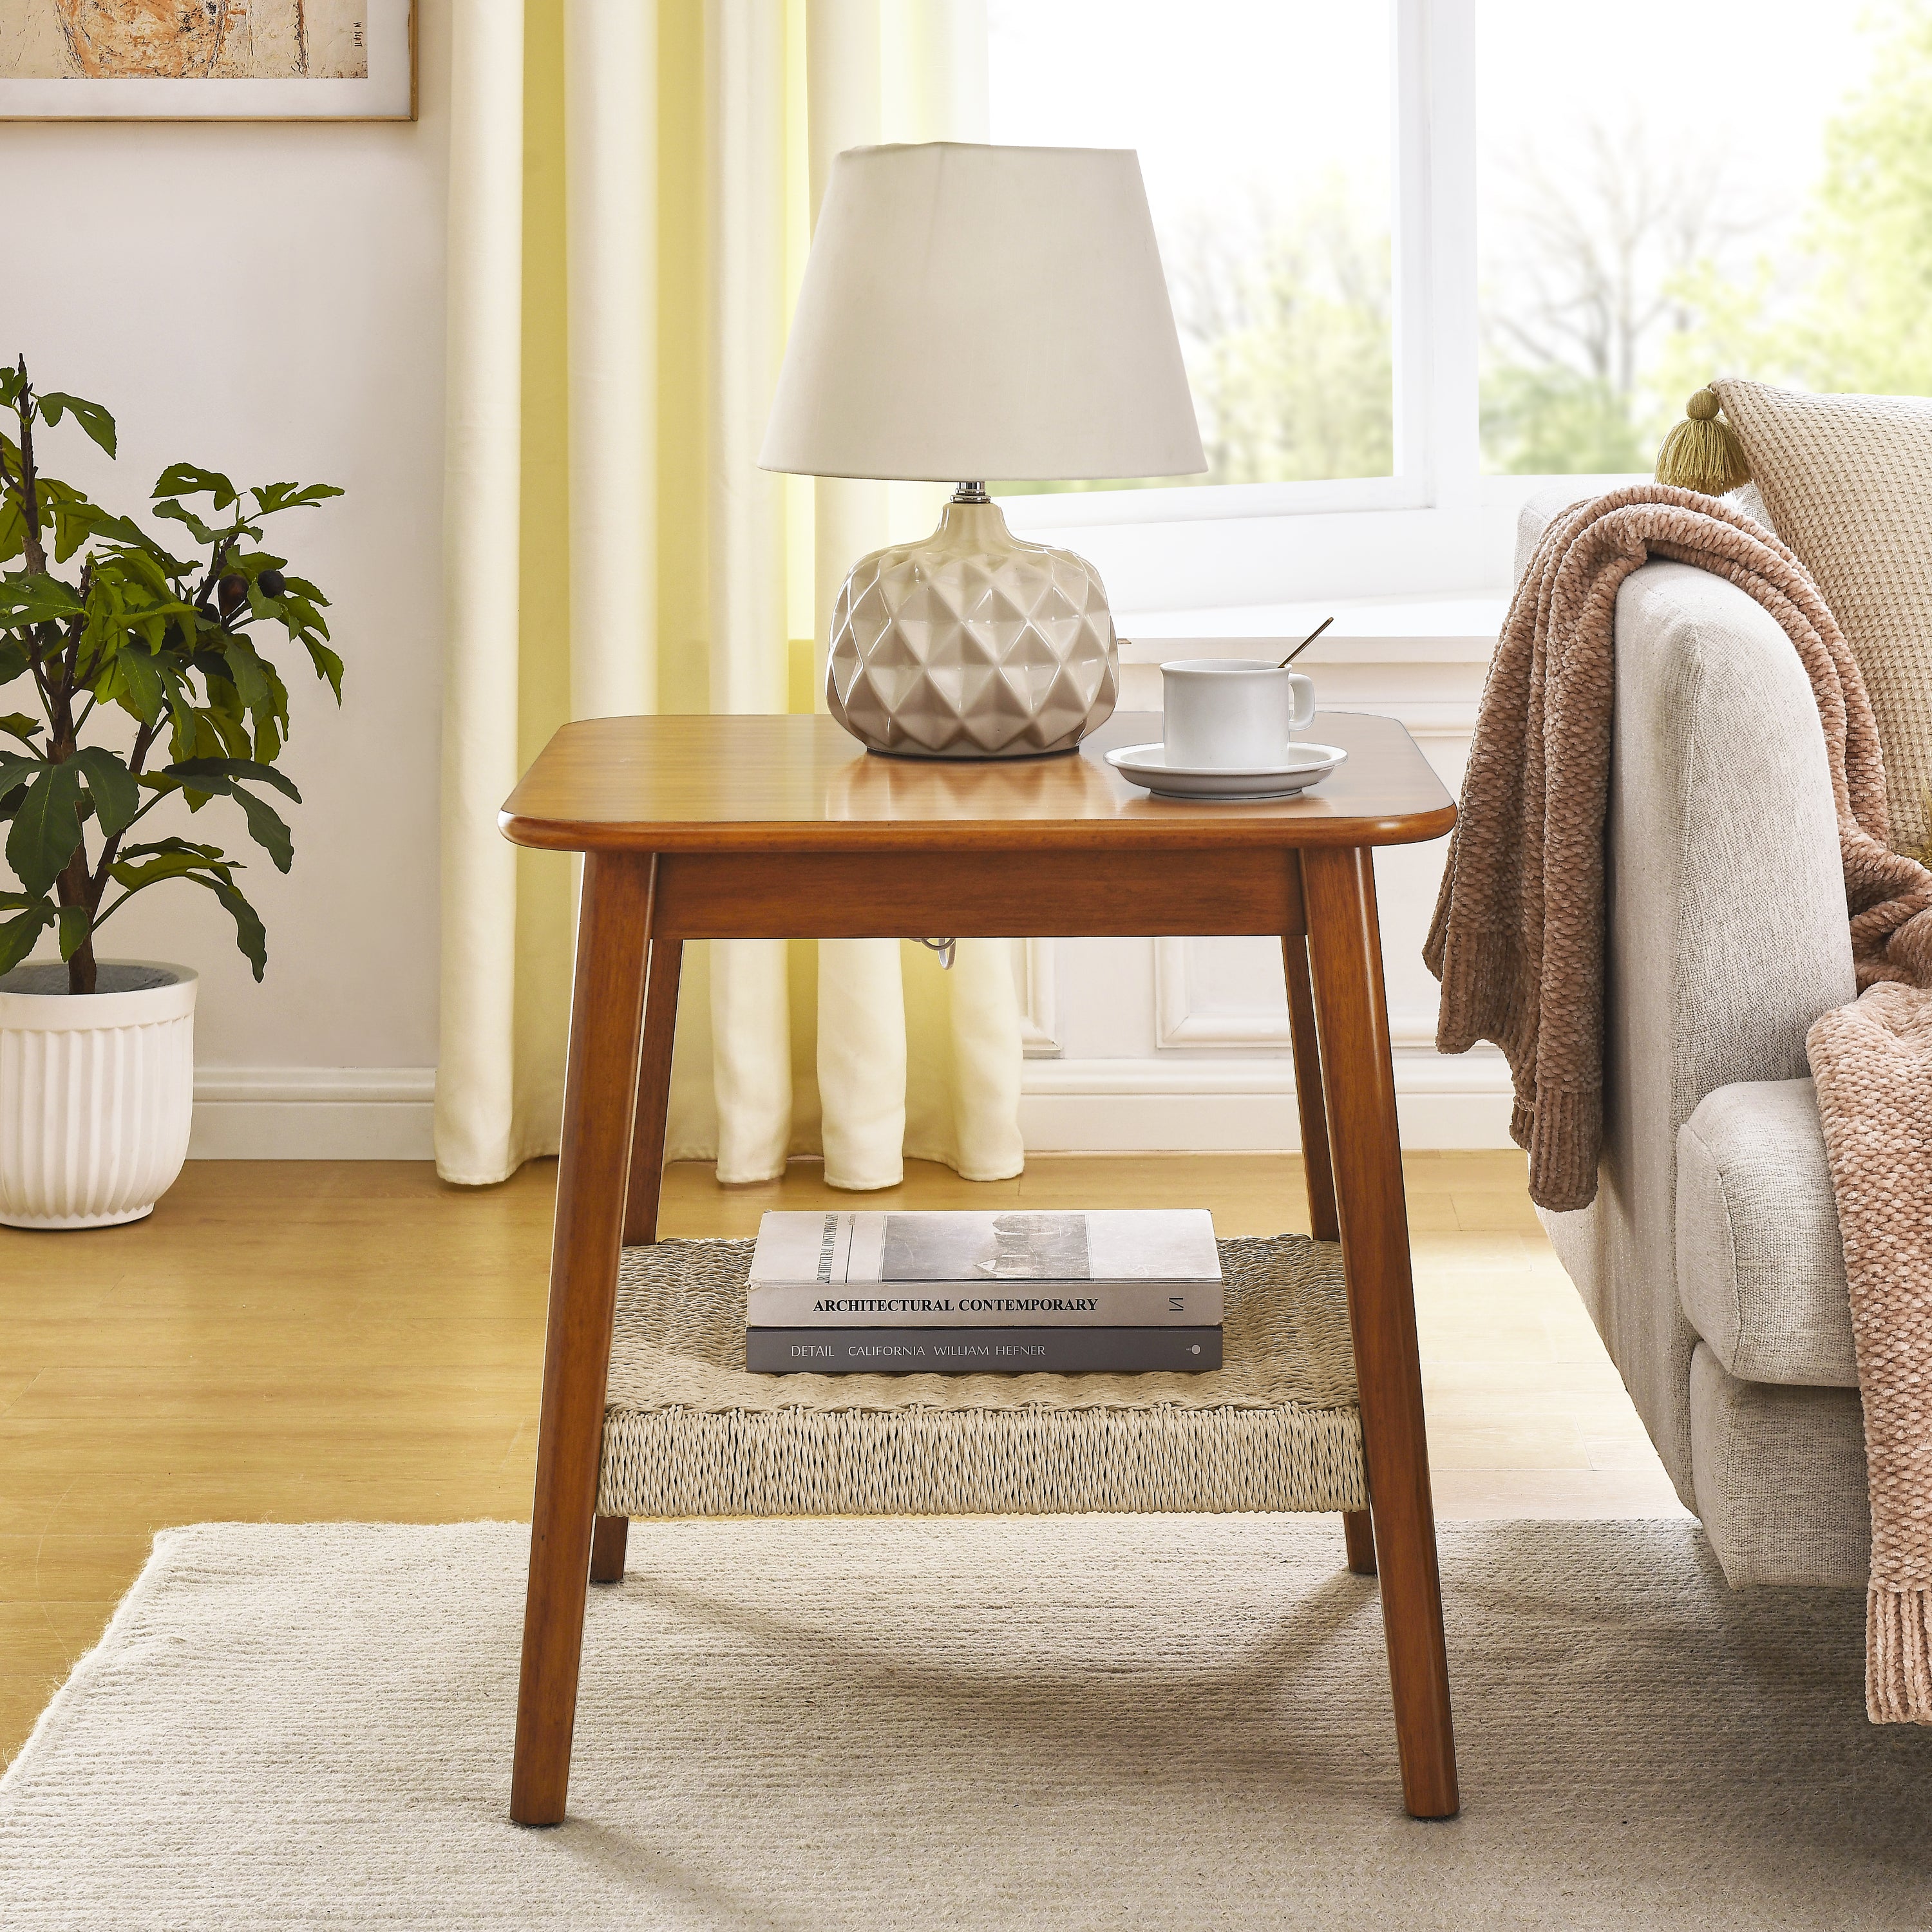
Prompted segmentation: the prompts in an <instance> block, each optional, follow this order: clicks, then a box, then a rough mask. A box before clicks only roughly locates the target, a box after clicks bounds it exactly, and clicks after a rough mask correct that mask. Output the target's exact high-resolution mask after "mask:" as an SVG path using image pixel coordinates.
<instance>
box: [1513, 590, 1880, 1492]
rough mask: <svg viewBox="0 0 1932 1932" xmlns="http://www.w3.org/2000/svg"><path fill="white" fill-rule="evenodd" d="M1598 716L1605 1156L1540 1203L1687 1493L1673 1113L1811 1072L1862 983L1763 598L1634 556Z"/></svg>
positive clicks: (1832, 853) (1798, 713)
mask: <svg viewBox="0 0 1932 1932" xmlns="http://www.w3.org/2000/svg"><path fill="white" fill-rule="evenodd" d="M1611 730H1612V736H1613V743H1612V750H1611V767H1610V814H1609V826H1608V853H1607V857H1608V870H1609V879H1608V885H1609V908H1608V910H1609V933H1608V954H1609V960H1608V968H1609V970H1608V983H1607V989H1606V1000H1605V1007H1604V1028H1605V1038H1604V1156H1603V1160H1602V1162H1601V1165H1600V1167H1599V1169H1598V1182H1599V1185H1598V1197H1597V1199H1596V1202H1595V1203H1594V1204H1593V1205H1592V1206H1591V1207H1590V1208H1586V1209H1585V1210H1583V1211H1582V1213H1581V1214H1577V1215H1574V1216H1553V1217H1547V1219H1548V1220H1550V1222H1551V1223H1559V1224H1560V1223H1568V1224H1569V1225H1568V1226H1552V1229H1551V1233H1552V1238H1553V1240H1554V1241H1556V1246H1557V1249H1558V1252H1559V1254H1560V1255H1561V1256H1562V1259H1563V1262H1564V1265H1565V1267H1566V1268H1568V1270H1569V1271H1570V1273H1571V1276H1572V1277H1573V1278H1574V1280H1576V1283H1577V1287H1578V1288H1579V1289H1580V1291H1581V1292H1582V1294H1583V1299H1584V1301H1585V1304H1586V1306H1587V1307H1589V1310H1590V1312H1591V1314H1592V1316H1593V1317H1594V1318H1595V1321H1596V1323H1597V1326H1598V1330H1599V1331H1601V1334H1602V1335H1603V1337H1604V1343H1605V1344H1606V1346H1607V1347H1608V1348H1609V1349H1610V1355H1611V1357H1612V1358H1613V1360H1614V1361H1616V1364H1617V1367H1618V1368H1619V1370H1621V1371H1622V1375H1623V1378H1624V1382H1625V1386H1626V1387H1627V1388H1628V1389H1629V1390H1630V1392H1631V1397H1632V1399H1633V1400H1634V1401H1635V1403H1636V1404H1637V1410H1638V1412H1639V1413H1640V1415H1642V1416H1643V1419H1644V1422H1645V1424H1646V1427H1648V1428H1649V1431H1650V1434H1651V1439H1652V1441H1653V1442H1655V1444H1656V1445H1657V1448H1658V1454H1660V1455H1661V1457H1663V1459H1664V1466H1665V1468H1666V1469H1668V1470H1669V1471H1670V1475H1671V1478H1672V1479H1673V1481H1674V1482H1675V1483H1676V1485H1677V1489H1678V1493H1679V1495H1680V1496H1683V1497H1684V1498H1685V1501H1686V1502H1691V1501H1692V1499H1693V1496H1694V1484H1693V1475H1692V1468H1691V1429H1690V1383H1691V1352H1692V1351H1693V1349H1694V1347H1695V1346H1696V1344H1697V1331H1695V1330H1694V1328H1692V1326H1691V1323H1690V1322H1689V1320H1688V1319H1687V1318H1686V1316H1685V1312H1684V1309H1683V1307H1682V1305H1681V1304H1680V1301H1679V1289H1678V1280H1677V1241H1676V1232H1677V1230H1676V1199H1677V1184H1678V1174H1677V1152H1678V1149H1677V1131H1678V1129H1679V1127H1682V1125H1683V1124H1684V1122H1685V1121H1686V1120H1688V1118H1690V1116H1691V1113H1692V1112H1694V1110H1695V1109H1696V1108H1697V1104H1698V1103H1699V1102H1700V1101H1701V1100H1703V1098H1704V1097H1705V1096H1706V1094H1709V1093H1711V1092H1712V1091H1713V1090H1714V1089H1715V1088H1720V1087H1727V1086H1729V1085H1731V1084H1732V1083H1733V1082H1739V1081H1782V1080H1796V1079H1802V1078H1803V1077H1804V1076H1805V1074H1806V1073H1808V1071H1809V1068H1808V1065H1807V1063H1806V1060H1805V1034H1806V1033H1807V1031H1808V1030H1809V1028H1810V1027H1811V1022H1813V1021H1814V1019H1817V1017H1818V1016H1819V1015H1820V1013H1825V1012H1827V1011H1829V1010H1830V1009H1831V1008H1832V1007H1837V1006H1842V1005H1843V1004H1844V1003H1845V1002H1846V1001H1848V1000H1849V999H1851V998H1852V997H1853V995H1854V994H1855V990H1856V989H1855V981H1854V978H1853V974H1852V948H1851V937H1850V933H1849V929H1848V926H1847V923H1846V911H1845V887H1844V871H1843V865H1842V862H1841V859H1840V857H1839V853H1838V823H1837V817H1836V814H1835V810H1834V807H1833V804H1832V787H1831V778H1830V769H1829V764H1828V763H1827V760H1826V753H1825V734H1824V730H1823V727H1822V726H1821V725H1820V723H1819V721H1818V709H1817V704H1816V703H1815V702H1814V700H1813V698H1812V696H1811V685H1810V682H1809V681H1808V679H1807V678H1806V676H1805V671H1804V667H1803V666H1802V664H1800V663H1799V659H1798V654H1797V652H1796V651H1794V650H1793V649H1792V647H1791V642H1790V639H1789V638H1787V637H1786V636H1785V634H1784V631H1782V630H1781V629H1780V628H1778V624H1777V622H1775V619H1772V616H1770V615H1769V613H1767V612H1766V610H1763V608H1762V607H1760V605H1759V604H1756V603H1755V602H1754V601H1752V600H1751V598H1749V597H1748V596H1746V595H1745V593H1744V592H1742V590H1740V589H1738V587H1737V586H1736V585H1735V584H1733V583H1729V582H1727V580H1724V578H1722V577H1715V576H1713V575H1712V574H1711V573H1710V572H1709V571H1702V570H1697V569H1695V568H1692V567H1691V565H1687V564H1679V563H1667V562H1658V563H1651V564H1646V565H1645V566H1644V567H1643V568H1642V569H1640V570H1638V571H1633V572H1632V574H1631V575H1630V577H1628V578H1627V579H1626V580H1625V582H1624V584H1623V586H1622V589H1621V590H1619V592H1618V595H1617V608H1616V706H1615V709H1614V712H1613V718H1612V722H1611Z"/></svg>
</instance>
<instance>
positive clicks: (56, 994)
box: [0, 959, 196, 1228]
mask: <svg viewBox="0 0 1932 1932" xmlns="http://www.w3.org/2000/svg"><path fill="white" fill-rule="evenodd" d="M98 984H99V985H100V986H101V988H102V989H103V990H102V991H101V992H97V993H92V994H86V995H80V994H72V993H69V992H66V991H65V987H66V985H67V968H65V967H64V966H62V965H58V964H54V965H45V964H35V965H27V966H17V967H16V968H14V969H13V971H12V972H10V973H9V974H6V975H5V977H0V1223H5V1225H6V1226H8V1227H10V1228H107V1227H112V1226H113V1225H114V1224H115V1223H116V1222H118V1221H138V1220H139V1219H140V1218H141V1217H142V1215H144V1214H148V1213H150V1212H151V1211H152V1209H153V1208H154V1203H155V1202H157V1200H159V1199H160V1197H161V1196H162V1195H163V1194H164V1193H166V1192H167V1190H168V1189H169V1187H172V1185H173V1184H174V1180H175V1176H176V1175H178V1174H179V1173H180V1172H181V1163H182V1162H183V1161H184V1160H186V1159H187V1136H188V1129H189V1127H190V1124H191V1122H192V1119H193V1111H194V993H195V986H196V975H195V974H193V973H192V972H190V971H189V969H188V968H187V967H185V966H169V965H163V964H162V963H160V962H159V961H157V960H148V959H118V960H104V961H103V962H101V968H100V973H99V976H98ZM41 988H46V989H48V990H46V991H44V992H43V991H40V990H38V989H41ZM30 989H31V990H30Z"/></svg>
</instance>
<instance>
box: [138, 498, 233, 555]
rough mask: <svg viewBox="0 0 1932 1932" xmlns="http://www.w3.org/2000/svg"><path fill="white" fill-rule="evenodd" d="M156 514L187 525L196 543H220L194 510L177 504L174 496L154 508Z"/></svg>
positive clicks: (218, 537)
mask: <svg viewBox="0 0 1932 1932" xmlns="http://www.w3.org/2000/svg"><path fill="white" fill-rule="evenodd" d="M154 514H155V515H156V516H157V517H172V518H173V519H174V520H175V522H176V523H185V524H186V525H187V526H188V528H189V529H190V530H192V531H193V532H194V540H195V541H196V543H205V544H211V543H218V542H220V536H219V535H218V534H217V532H215V531H214V530H213V529H211V528H210V527H209V526H208V525H207V524H206V523H203V522H202V520H201V519H200V518H199V517H197V516H196V514H195V513H194V512H193V511H192V510H190V509H189V508H187V506H186V505H184V504H181V503H178V502H176V501H175V499H174V498H173V497H172V496H169V497H166V498H164V499H163V500H162V501H161V502H158V503H157V504H156V505H154Z"/></svg>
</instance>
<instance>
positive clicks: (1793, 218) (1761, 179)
mask: <svg viewBox="0 0 1932 1932" xmlns="http://www.w3.org/2000/svg"><path fill="white" fill-rule="evenodd" d="M1929 43H1932V26H1928V16H1927V14H1926V13H1924V12H1922V11H1921V10H1900V9H1897V8H1895V7H1894V8H1891V9H1888V10H1887V9H1879V10H1877V11H1876V12H1875V11H1874V10H1873V9H1872V7H1870V5H1867V0H1757V4H1756V5H1754V6H1753V7H1752V8H1751V16H1750V21H1749V25H1748V28H1746V27H1742V26H1741V23H1740V19H1739V14H1738V12H1737V10H1736V8H1735V7H1730V6H1719V5H1708V4H1706V5H1685V4H1684V0H1622V5H1620V6H1619V8H1618V11H1617V15H1616V23H1615V26H1614V27H1613V28H1611V27H1608V26H1607V23H1606V22H1605V20H1604V19H1603V18H1602V17H1601V16H1598V15H1594V14H1592V13H1589V12H1588V11H1586V10H1580V9H1565V8H1561V7H1555V8H1553V7H1550V6H1548V5H1547V4H1541V0H1479V4H1478V10H1477V49H1478V102H1479V105H1480V113H1481V144H1482V145H1481V157H1480V162H1479V174H1478V220H1479V233H1480V237H1481V242H1480V251H1481V297H1480V299H1481V354H1482V377H1481V382H1482V389H1481V395H1482V428H1483V440H1482V446H1483V460H1484V466H1485V467H1486V468H1487V469H1492V470H1502V471H1516V472H1530V473H1537V472H1547V473H1555V474H1561V475H1595V474H1602V473H1605V472H1617V471H1625V470H1634V471H1645V470H1648V469H1649V468H1650V466H1651V464H1652V460H1653V458H1654V456H1655V451H1656V449H1657V446H1658V443H1659V442H1660V441H1661V440H1662V438H1663V436H1664V433H1665V431H1667V430H1668V429H1669V428H1670V425H1672V424H1673V422H1676V421H1677V420H1678V419H1679V418H1680V417H1681V416H1682V413H1683V407H1684V401H1685V397H1686V396H1687V395H1688V394H1689V393H1690V392H1691V391H1692V390H1693V389H1697V388H1699V387H1700V386H1702V385H1703V383H1706V381H1708V380H1709V379H1710V378H1711V377H1713V376H1715V375H1720V374H1749V375H1752V376H1755V377H1762V378H1763V379H1764V380H1768V381H1772V382H1778V383H1790V384H1793V385H1795V386H1802V387H1809V388H1857V389H1862V388H1876V389H1892V388H1897V387H1899V386H1900V385H1901V383H1902V384H1903V386H1906V387H1909V388H1913V389H1918V388H1922V387H1923V386H1924V378H1925V374H1926V372H1925V371H1923V370H1921V369H1906V368H1900V367H1899V366H1898V365H1897V361H1896V358H1895V356H1894V354H1893V353H1892V352H1893V351H1894V349H1895V348H1896V347H1897V337H1898V334H1899V329H1898V324H1899V321H1900V317H1899V316H1898V314H1897V313H1896V310H1897V296H1898V295H1899V293H1900V287H1899V284H1900V283H1901V282H1906V283H1909V284H1910V285H1911V290H1912V293H1911V297H1910V300H1911V302H1912V305H1913V306H1916V305H1917V304H1918V303H1921V302H1923V301H1924V296H1925V293H1926V287H1925V281H1924V267H1925V261H1926V257H1925V256H1924V254H1923V253H1922V252H1921V254H1920V255H1919V256H1918V259H1917V260H1915V261H1914V260H1909V258H1907V257H1900V256H1899V255H1897V254H1893V253H1892V252H1891V251H1889V250H1886V249H1882V248H1874V247H1873V245H1872V244H1873V242H1874V241H1875V240H1876V233H1875V232H1874V231H1873V229H1868V228H1867V217H1869V216H1870V215H1871V214H1873V213H1875V212H1876V208H1877V205H1879V204H1880V203H1882V202H1884V201H1885V200H1886V199H1888V198H1889V197H1890V196H1891V195H1892V194H1894V193H1897V190H1900V189H1902V188H1903V187H1906V185H1907V184H1906V183H1905V182H1904V181H1902V180H1901V179H1900V175H1899V170H1900V164H1901V163H1905V164H1907V165H1912V166H1922V165H1923V163H1922V161H1921V160H1917V159H1916V157H1914V156H1913V154H1912V153H1911V151H1910V148H1911V145H1912V144H1913V143H1916V144H1918V145H1920V146H1921V148H1922V145H1923V144H1924V143H1925V142H1927V141H1932V85H1929V84H1928V83H1932V44H1929ZM1881 50H1882V52H1883V57H1884V58H1885V63H1886V65H1887V68H1888V72H1889V78H1888V80H1886V82H1885V83H1884V85H1883V86H1881V87H1880V88H1879V89H1878V90H1877V91H1876V92H1873V91H1872V90H1871V87H1870V81H1871V76H1872V69H1873V59H1874V57H1875V56H1876V55H1879V54H1880V52H1881ZM1901 57H1902V58H1901ZM1919 219H1920V220H1921V221H1924V220H1928V219H1932V202H1924V201H1921V203H1920V210H1919Z"/></svg>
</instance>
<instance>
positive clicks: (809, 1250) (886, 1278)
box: [745, 1208, 1222, 1376]
mask: <svg viewBox="0 0 1932 1932" xmlns="http://www.w3.org/2000/svg"><path fill="white" fill-rule="evenodd" d="M1221 1311H1222V1299H1221V1261H1220V1254H1219V1253H1218V1251H1217V1249H1216V1247H1215V1245H1214V1220H1213V1217H1211V1215H1209V1214H1206V1213H1205V1212H1203V1211H1200V1210H1198V1209H1185V1208H1181V1209H1172V1210H1148V1209H1127V1210H1118V1211H1116V1210H1107V1211H1089V1212H1086V1213H1066V1214H767V1215H766V1216H765V1217H764V1219H763V1221H762V1222H761V1223H760V1224H759V1228H758V1244H757V1250H756V1252H755V1253H754V1256H753V1257H752V1261H751V1279H750V1281H749V1283H748V1286H747V1288H746V1291H745V1367H746V1368H747V1369H748V1370H751V1372H752V1373H754V1374H761V1375H787V1374H794V1373H805V1374H810V1375H821V1376H826V1375H833V1376H835V1375H850V1374H856V1373H865V1374H870V1375H879V1374H888V1375H890V1374H900V1375H912V1374H926V1375H929V1374H933V1373H938V1374H941V1375H966V1374H972V1373H988V1372H992V1373H1005V1374H1009V1375H1026V1374H1037V1373H1048V1374H1057V1375H1091V1374H1095V1373H1103V1374H1122V1373H1138V1372H1145V1371H1148V1370H1206V1369H1218V1368H1219V1367H1220V1366H1221Z"/></svg>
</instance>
